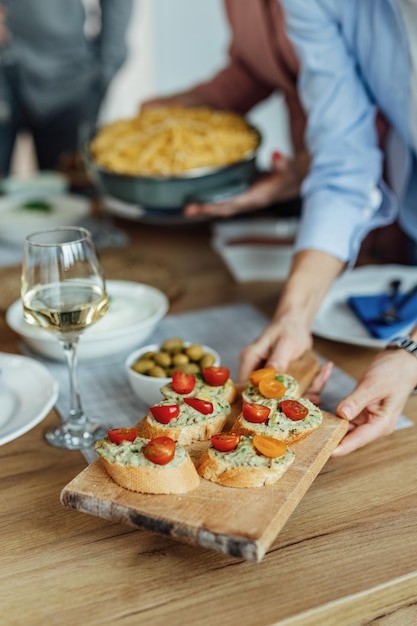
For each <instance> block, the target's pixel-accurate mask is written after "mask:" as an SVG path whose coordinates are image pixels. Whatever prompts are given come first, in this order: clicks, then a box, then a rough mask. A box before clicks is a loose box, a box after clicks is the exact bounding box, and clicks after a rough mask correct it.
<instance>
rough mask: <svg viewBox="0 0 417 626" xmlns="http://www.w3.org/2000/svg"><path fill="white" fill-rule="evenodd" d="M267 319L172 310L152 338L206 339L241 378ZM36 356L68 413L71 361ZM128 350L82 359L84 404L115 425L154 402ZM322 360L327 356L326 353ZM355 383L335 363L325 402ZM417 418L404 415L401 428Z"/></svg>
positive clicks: (250, 311) (238, 309)
mask: <svg viewBox="0 0 417 626" xmlns="http://www.w3.org/2000/svg"><path fill="white" fill-rule="evenodd" d="M267 324H268V319H267V318H266V317H265V316H264V315H263V314H262V313H260V312H259V311H258V310H257V309H255V308H254V307H253V306H251V305H249V304H245V303H242V304H237V305H230V306H221V307H213V308H209V309H203V310H199V311H192V312H188V313H178V314H173V315H168V316H167V317H166V318H164V319H163V320H162V321H161V322H160V324H159V326H158V328H157V329H156V331H155V332H154V333H153V335H152V336H151V337H149V339H148V340H147V342H146V343H149V344H151V343H159V342H161V341H163V340H164V339H168V338H169V337H182V338H184V339H187V340H189V341H192V342H194V341H195V342H198V343H204V344H206V345H209V346H211V347H212V348H214V349H215V350H217V352H219V354H220V356H221V361H222V364H223V365H225V366H227V367H229V368H230V374H231V377H232V378H233V379H236V377H237V367H238V362H239V353H240V351H241V349H242V348H243V347H244V346H245V345H246V344H247V343H249V342H251V341H252V340H253V339H255V338H256V337H257V336H258V335H259V334H260V332H261V331H262V330H263V329H264V328H265V327H266V326H267ZM135 348H136V346H132V350H131V351H133V350H134V349H135ZM26 352H27V350H26ZM30 356H32V357H34V358H37V359H38V360H42V363H43V364H44V365H45V366H46V367H47V368H48V369H49V371H50V372H51V374H52V376H53V377H54V378H55V379H56V380H57V381H58V384H59V388H60V392H59V398H58V401H57V405H56V408H57V410H58V412H59V413H60V414H61V415H65V414H66V412H67V409H68V403H69V395H68V372H67V368H66V365H65V364H64V363H57V362H53V361H48V360H45V359H41V358H40V357H39V356H36V355H34V354H33V353H31V354H30ZM127 356H128V355H127V354H126V355H122V356H119V357H118V358H117V359H115V360H114V361H106V362H105V363H100V362H99V363H88V364H83V363H80V365H79V379H80V389H81V397H82V402H83V406H84V410H85V411H86V413H87V414H88V416H89V417H90V418H91V419H93V420H95V421H98V422H100V423H102V424H106V425H108V426H109V427H111V428H114V427H118V426H129V425H132V424H135V423H136V422H138V421H139V419H140V418H141V417H143V416H144V415H145V414H146V413H147V410H148V406H147V405H145V404H144V403H143V402H140V400H138V398H137V397H136V396H135V395H134V393H133V391H132V390H131V388H130V385H129V382H128V379H127V376H126V373H125V368H124V361H125V358H126V357H127ZM321 360H322V362H324V359H321ZM355 384H356V381H355V380H354V379H353V378H352V377H351V376H349V375H348V374H346V373H345V372H343V370H341V369H340V368H338V367H334V368H333V372H332V376H331V378H330V380H329V382H328V383H327V385H326V387H325V389H324V390H323V392H322V393H321V397H322V405H321V408H322V409H323V410H326V411H329V412H331V413H334V411H335V408H336V405H337V403H338V402H339V400H340V399H341V398H343V397H344V396H346V395H348V394H349V393H350V392H351V391H352V390H353V388H354V386H355ZM412 424H413V423H412V422H411V421H410V420H408V419H407V418H406V417H404V416H402V417H401V418H400V420H399V421H398V424H397V428H402V427H405V426H411V425H412ZM84 456H85V458H86V460H87V461H88V462H91V461H92V460H94V459H95V458H96V457H95V453H94V451H92V450H91V451H90V450H88V451H86V452H85V453H84Z"/></svg>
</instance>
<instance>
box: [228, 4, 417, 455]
mask: <svg viewBox="0 0 417 626" xmlns="http://www.w3.org/2000/svg"><path fill="white" fill-rule="evenodd" d="M281 4H282V6H283V8H284V10H285V13H286V23H287V29H288V33H289V35H290V38H291V40H292V42H293V44H294V46H295V50H296V52H297V55H298V57H299V59H300V65H301V69H300V81H299V88H300V95H301V99H302V102H303V105H304V107H305V110H306V112H307V116H308V123H307V135H306V136H307V143H308V147H309V151H310V154H311V158H312V161H311V168H310V170H309V173H308V175H307V178H306V179H305V181H304V183H303V187H302V197H303V213H302V219H301V227H300V230H299V234H298V239H297V242H296V248H295V250H296V254H295V256H294V261H293V264H292V268H291V271H290V274H289V276H288V279H287V281H286V284H285V287H284V290H283V293H282V295H281V298H280V300H279V302H278V306H277V308H276V312H275V314H274V317H273V320H272V323H271V324H270V326H269V327H268V328H267V329H266V330H265V331H264V332H263V333H262V335H261V336H260V337H259V338H258V339H257V340H256V341H255V342H253V343H252V344H251V345H249V346H247V347H246V348H244V350H243V351H242V353H241V367H240V374H239V375H240V378H242V379H245V378H246V377H247V375H248V373H249V372H250V371H251V370H252V369H255V368H256V367H259V366H260V365H261V364H267V365H271V366H275V367H276V368H277V369H279V370H285V369H286V367H287V365H288V362H289V361H290V360H291V359H294V358H297V357H298V356H300V355H301V354H302V353H303V352H304V350H306V349H307V348H309V347H311V345H312V338H311V334H310V333H311V327H312V323H313V320H314V317H315V314H316V312H317V310H318V308H319V306H320V303H321V301H322V300H323V297H324V295H325V294H326V292H327V290H328V289H329V287H330V286H331V284H332V282H333V281H334V280H335V278H336V277H337V276H339V275H340V274H341V272H343V271H344V269H345V268H348V267H351V266H352V265H353V264H354V262H355V259H356V256H357V254H358V251H359V248H360V245H361V242H362V241H363V239H364V237H365V236H366V234H367V233H368V232H370V231H371V230H373V229H375V228H377V227H378V226H383V225H385V224H388V223H392V222H393V221H394V220H395V219H397V218H398V221H399V223H400V225H401V227H402V229H403V230H404V232H405V234H406V235H407V237H408V245H409V247H410V248H411V251H412V253H414V263H416V261H417V254H416V251H417V243H416V242H417V157H416V155H417V116H416V114H415V112H416V110H417V3H416V2H409V1H407V0H383V1H382V2H378V3H376V2H363V0H350V1H349V2H346V1H345V0H326V1H325V2H324V1H323V0H308V1H307V0H282V2H281ZM377 109H379V110H380V111H382V113H383V114H384V115H385V116H386V118H387V120H388V122H389V124H390V129H389V131H388V134H387V138H386V143H385V146H384V149H385V154H386V158H385V160H384V158H383V154H382V152H381V150H380V148H379V146H378V137H377V133H376V131H375V116H376V111H377ZM383 175H384V177H383ZM416 342H417V326H416V327H415V328H414V329H413V330H412V332H411V333H410V336H408V337H402V338H400V339H399V340H398V341H394V342H393V345H392V346H390V347H393V348H395V349H393V350H391V349H386V350H384V351H382V352H380V353H379V354H378V355H377V356H376V357H375V358H374V360H373V361H372V362H371V364H370V366H369V368H368V369H367V371H366V372H365V373H364V374H363V376H362V378H361V380H360V381H359V383H358V385H357V387H356V388H355V390H354V391H353V392H352V393H351V394H350V395H349V396H347V397H346V398H344V399H343V400H341V402H340V403H339V405H338V408H337V413H338V414H339V415H340V416H342V417H344V418H347V419H348V420H349V421H350V431H349V432H348V434H347V435H346V436H345V438H344V439H343V441H342V442H341V443H340V445H339V446H338V448H337V449H336V450H335V452H334V455H335V456H337V455H343V454H347V453H349V452H351V451H353V450H355V449H357V448H359V447H361V446H363V445H365V444H367V443H369V442H371V441H373V440H375V439H377V438H378V437H380V436H383V435H387V434H389V433H391V432H392V431H393V429H394V427H395V424H396V422H397V419H398V417H399V415H400V414H401V411H402V410H403V407H404V405H405V402H406V401H407V399H408V397H409V394H410V393H411V392H412V390H413V388H414V387H415V386H416V384H417V358H415V357H416V355H417V351H415V350H417V344H416ZM396 348H399V349H396Z"/></svg>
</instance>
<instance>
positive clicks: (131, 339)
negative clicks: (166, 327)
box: [6, 280, 169, 362]
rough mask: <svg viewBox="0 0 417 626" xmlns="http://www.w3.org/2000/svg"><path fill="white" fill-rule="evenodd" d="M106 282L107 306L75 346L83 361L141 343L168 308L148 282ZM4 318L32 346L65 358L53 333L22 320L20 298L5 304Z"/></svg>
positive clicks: (123, 351) (112, 354) (115, 354)
mask: <svg viewBox="0 0 417 626" xmlns="http://www.w3.org/2000/svg"><path fill="white" fill-rule="evenodd" d="M106 285H107V292H108V294H109V298H110V304H109V309H108V311H107V313H106V314H105V315H104V316H103V317H102V318H101V320H99V321H98V322H97V323H96V324H94V325H93V326H91V328H88V329H87V330H85V331H84V332H83V333H82V335H81V337H80V343H79V348H78V356H79V360H80V361H82V362H83V361H97V360H100V359H104V360H109V359H114V358H117V357H118V356H120V355H123V354H127V353H128V352H129V350H132V348H135V347H137V346H140V345H141V344H142V343H143V342H144V341H146V339H147V338H148V337H149V335H151V333H152V332H153V331H154V330H155V328H156V326H157V325H158V323H159V322H160V320H161V319H162V318H163V317H165V315H166V313H167V311H168V308H169V300H168V298H167V296H166V295H165V294H164V293H163V292H162V291H160V290H159V289H156V288H155V287H151V286H150V285H145V284H143V283H137V282H133V281H121V280H108V281H106ZM6 321H7V324H8V325H9V326H10V328H12V329H13V330H14V331H15V332H16V333H18V334H19V335H20V336H21V337H22V339H23V341H24V343H25V344H26V345H27V346H28V347H29V348H30V349H31V350H33V351H34V352H36V353H38V354H40V355H41V356H44V357H47V358H49V359H53V360H55V361H63V360H64V354H63V350H62V347H61V345H60V344H59V342H58V339H57V337H56V336H55V334H54V333H50V332H48V331H46V330H42V329H41V328H38V327H37V326H32V325H31V324H29V323H28V322H26V321H25V319H24V317H23V307H22V302H21V300H20V299H19V300H16V302H14V303H13V304H12V305H11V306H10V307H9V308H8V310H7V313H6Z"/></svg>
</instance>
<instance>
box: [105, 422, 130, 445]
mask: <svg viewBox="0 0 417 626" xmlns="http://www.w3.org/2000/svg"><path fill="white" fill-rule="evenodd" d="M137 436H138V429H137V428H135V427H134V426H133V427H132V428H111V429H110V430H108V431H107V437H108V438H109V439H110V441H111V442H112V443H117V445H120V444H121V443H122V442H123V441H135V439H136V437H137Z"/></svg>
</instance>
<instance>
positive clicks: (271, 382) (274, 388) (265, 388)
mask: <svg viewBox="0 0 417 626" xmlns="http://www.w3.org/2000/svg"><path fill="white" fill-rule="evenodd" d="M258 389H259V392H260V393H261V394H262V395H263V397H264V398H281V397H282V396H283V395H285V392H286V391H287V388H286V386H285V385H284V384H283V383H282V382H281V381H279V380H276V378H262V379H261V380H260V381H259V385H258Z"/></svg>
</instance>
